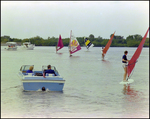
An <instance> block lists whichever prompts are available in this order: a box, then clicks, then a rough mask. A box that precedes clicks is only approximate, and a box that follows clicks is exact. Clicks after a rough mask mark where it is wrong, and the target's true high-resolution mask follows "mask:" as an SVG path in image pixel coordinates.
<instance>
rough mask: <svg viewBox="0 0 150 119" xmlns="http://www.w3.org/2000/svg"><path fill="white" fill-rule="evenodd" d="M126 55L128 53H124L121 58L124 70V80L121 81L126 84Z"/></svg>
mask: <svg viewBox="0 0 150 119" xmlns="http://www.w3.org/2000/svg"><path fill="white" fill-rule="evenodd" d="M127 54H128V51H124V55H123V56H122V66H123V68H124V78H123V81H125V82H127V80H126V77H127V62H129V60H128V59H127Z"/></svg>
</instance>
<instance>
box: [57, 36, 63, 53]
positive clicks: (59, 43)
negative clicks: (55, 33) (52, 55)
mask: <svg viewBox="0 0 150 119" xmlns="http://www.w3.org/2000/svg"><path fill="white" fill-rule="evenodd" d="M63 47H64V45H63V42H62V39H61V35H59V39H58V43H57V46H56V52H57V51H58V50H60V49H61V48H63Z"/></svg>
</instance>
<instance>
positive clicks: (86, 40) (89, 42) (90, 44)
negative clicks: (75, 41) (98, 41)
mask: <svg viewBox="0 0 150 119" xmlns="http://www.w3.org/2000/svg"><path fill="white" fill-rule="evenodd" d="M84 43H85V46H86V48H87V49H89V48H90V47H93V46H94V44H92V43H91V41H90V40H89V39H88V38H87V37H84Z"/></svg>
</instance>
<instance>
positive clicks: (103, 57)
mask: <svg viewBox="0 0 150 119" xmlns="http://www.w3.org/2000/svg"><path fill="white" fill-rule="evenodd" d="M103 50H104V47H102V59H103V60H104V56H105V54H104V53H103Z"/></svg>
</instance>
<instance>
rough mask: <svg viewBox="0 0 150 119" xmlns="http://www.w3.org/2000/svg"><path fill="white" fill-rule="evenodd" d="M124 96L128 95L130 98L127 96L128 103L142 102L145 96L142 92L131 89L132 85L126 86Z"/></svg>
mask: <svg viewBox="0 0 150 119" xmlns="http://www.w3.org/2000/svg"><path fill="white" fill-rule="evenodd" d="M123 94H124V95H128V96H126V99H127V100H128V101H132V102H134V101H140V100H141V97H142V95H143V93H142V92H140V91H136V90H135V89H134V88H133V87H132V88H131V86H130V84H124V87H123Z"/></svg>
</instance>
